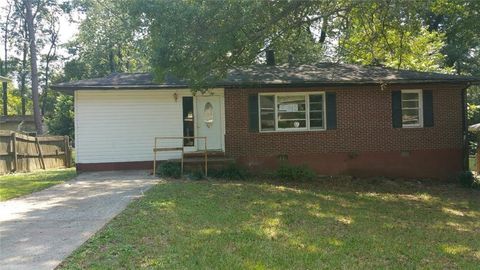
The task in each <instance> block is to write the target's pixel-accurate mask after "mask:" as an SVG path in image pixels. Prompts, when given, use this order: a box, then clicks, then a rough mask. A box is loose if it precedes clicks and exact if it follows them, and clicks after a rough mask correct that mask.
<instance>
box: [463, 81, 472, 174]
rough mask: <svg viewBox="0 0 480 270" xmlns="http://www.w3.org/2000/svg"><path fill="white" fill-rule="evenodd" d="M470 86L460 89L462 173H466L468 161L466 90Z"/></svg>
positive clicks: (468, 84)
mask: <svg viewBox="0 0 480 270" xmlns="http://www.w3.org/2000/svg"><path fill="white" fill-rule="evenodd" d="M470 86H471V84H470V83H467V86H466V87H465V88H463V89H462V131H463V149H462V155H463V162H462V171H468V170H469V168H468V167H469V166H468V159H469V145H468V122H467V98H466V97H467V89H468V88H469V87H470Z"/></svg>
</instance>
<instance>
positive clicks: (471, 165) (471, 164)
mask: <svg viewBox="0 0 480 270" xmlns="http://www.w3.org/2000/svg"><path fill="white" fill-rule="evenodd" d="M476 166H477V159H476V157H475V156H470V157H469V159H468V168H469V169H470V170H471V171H475V170H476Z"/></svg>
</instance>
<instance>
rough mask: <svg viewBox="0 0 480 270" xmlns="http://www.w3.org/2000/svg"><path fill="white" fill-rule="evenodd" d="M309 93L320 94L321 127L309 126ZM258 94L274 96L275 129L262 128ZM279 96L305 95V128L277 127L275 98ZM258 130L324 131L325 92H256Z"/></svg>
mask: <svg viewBox="0 0 480 270" xmlns="http://www.w3.org/2000/svg"><path fill="white" fill-rule="evenodd" d="M310 95H322V102H323V108H322V109H323V111H322V113H323V127H321V128H318V127H313V128H311V127H310ZM260 96H273V97H274V102H275V104H274V109H275V110H274V114H275V130H262V118H261V117H262V108H261V106H260ZM279 96H304V97H305V121H306V127H305V128H279V127H278V105H277V104H278V103H277V98H278V97H279ZM258 97H259V98H258V131H259V132H261V133H271V132H305V131H325V130H327V102H326V94H325V92H324V91H320V92H271V93H259V94H258Z"/></svg>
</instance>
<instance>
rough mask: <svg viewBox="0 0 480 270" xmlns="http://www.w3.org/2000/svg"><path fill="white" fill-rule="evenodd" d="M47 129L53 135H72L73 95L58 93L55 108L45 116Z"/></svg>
mask: <svg viewBox="0 0 480 270" xmlns="http://www.w3.org/2000/svg"><path fill="white" fill-rule="evenodd" d="M46 122H47V126H48V130H49V131H50V133H51V134H55V135H68V136H70V137H71V138H73V137H74V111H73V97H71V96H66V95H59V96H58V97H57V102H56V103H55V109H54V111H53V113H52V115H51V116H49V117H48V118H47V121H46Z"/></svg>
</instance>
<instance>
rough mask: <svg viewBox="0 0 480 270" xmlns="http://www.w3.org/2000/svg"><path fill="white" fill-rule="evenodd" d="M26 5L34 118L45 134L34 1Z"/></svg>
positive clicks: (28, 1) (26, 0) (28, 0)
mask: <svg viewBox="0 0 480 270" xmlns="http://www.w3.org/2000/svg"><path fill="white" fill-rule="evenodd" d="M24 1H25V7H26V10H27V12H26V21H27V27H28V34H29V41H30V60H31V61H30V66H31V72H32V101H33V118H34V119H35V127H36V128H37V134H38V135H42V134H43V127H42V115H41V114H40V104H39V98H38V71H37V44H36V43H35V29H34V25H33V14H32V2H31V0H24Z"/></svg>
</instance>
